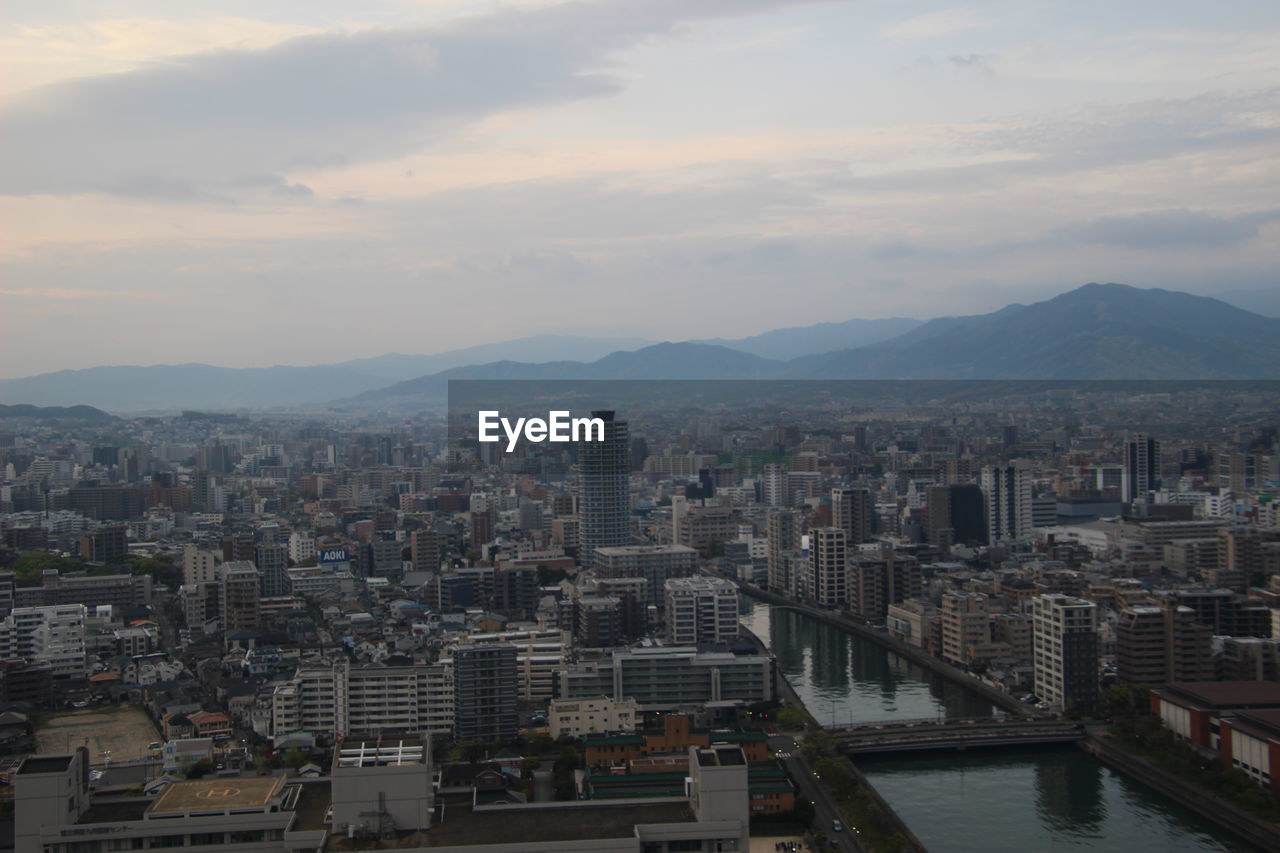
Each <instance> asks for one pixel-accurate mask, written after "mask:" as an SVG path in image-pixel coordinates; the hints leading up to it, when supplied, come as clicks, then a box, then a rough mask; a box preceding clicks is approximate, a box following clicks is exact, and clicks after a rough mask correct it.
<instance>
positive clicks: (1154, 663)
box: [1116, 601, 1214, 687]
mask: <svg viewBox="0 0 1280 853" xmlns="http://www.w3.org/2000/svg"><path fill="white" fill-rule="evenodd" d="M1212 641H1213V637H1212V632H1211V631H1210V629H1209V627H1208V626H1207V625H1202V624H1200V623H1199V622H1197V621H1196V618H1195V611H1194V610H1192V609H1191V608H1190V607H1182V606H1179V605H1177V604H1176V603H1173V602H1172V601H1167V602H1166V603H1165V606H1163V607H1159V606H1155V605H1135V606H1131V607H1126V608H1124V609H1123V610H1121V611H1120V616H1119V619H1118V620H1117V622H1116V677H1117V678H1118V679H1119V680H1121V681H1123V682H1125V683H1126V684H1142V685H1146V686H1148V687H1163V686H1164V685H1166V684H1170V683H1173V682H1178V681H1212V680H1213V679H1214V662H1213V648H1212Z"/></svg>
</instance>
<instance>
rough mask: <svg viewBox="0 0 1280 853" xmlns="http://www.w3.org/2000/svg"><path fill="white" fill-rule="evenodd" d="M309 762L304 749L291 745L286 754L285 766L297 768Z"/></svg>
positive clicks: (292, 768) (291, 768)
mask: <svg viewBox="0 0 1280 853" xmlns="http://www.w3.org/2000/svg"><path fill="white" fill-rule="evenodd" d="M306 763H307V756H306V755H304V754H303V752H302V750H300V749H298V748H297V747H296V746H293V747H290V748H289V749H288V751H286V752H285V754H284V766H285V767H288V768H289V769H290V770H297V769H298V768H299V767H301V766H302V765H304V764H306Z"/></svg>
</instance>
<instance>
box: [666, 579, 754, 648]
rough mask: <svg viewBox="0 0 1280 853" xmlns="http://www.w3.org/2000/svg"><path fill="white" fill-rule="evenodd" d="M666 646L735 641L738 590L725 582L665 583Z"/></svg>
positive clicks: (675, 580)
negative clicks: (667, 643)
mask: <svg viewBox="0 0 1280 853" xmlns="http://www.w3.org/2000/svg"><path fill="white" fill-rule="evenodd" d="M666 598H667V606H666V611H665V613H666V620H667V642H669V643H671V644H672V645H678V646H692V645H697V644H698V643H730V642H733V641H734V640H736V639H737V638H738V588H737V587H736V586H735V585H734V584H733V581H730V580H726V579H725V578H712V577H705V576H698V577H691V578H672V579H671V580H668V581H667V583H666Z"/></svg>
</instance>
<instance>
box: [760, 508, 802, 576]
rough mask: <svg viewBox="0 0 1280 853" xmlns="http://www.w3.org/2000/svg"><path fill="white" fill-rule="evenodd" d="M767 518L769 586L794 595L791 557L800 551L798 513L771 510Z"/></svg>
mask: <svg viewBox="0 0 1280 853" xmlns="http://www.w3.org/2000/svg"><path fill="white" fill-rule="evenodd" d="M768 519H769V520H768V522H767V527H766V530H765V535H766V538H767V539H768V543H769V558H768V559H769V588H770V589H772V590H774V591H775V592H780V593H782V594H783V595H791V596H794V595H795V594H796V587H795V577H794V572H793V568H794V565H795V563H794V559H793V557H794V555H795V554H797V553H799V551H800V514H799V513H798V512H794V511H793V510H787V509H779V510H773V511H771V512H770V513H769V516H768Z"/></svg>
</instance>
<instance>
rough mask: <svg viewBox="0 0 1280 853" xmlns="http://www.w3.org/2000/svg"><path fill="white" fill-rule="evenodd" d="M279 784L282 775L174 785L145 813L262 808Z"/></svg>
mask: <svg viewBox="0 0 1280 853" xmlns="http://www.w3.org/2000/svg"><path fill="white" fill-rule="evenodd" d="M283 785H284V777H282V776H275V777H270V776H268V777H252V778H240V777H237V778H234V779H198V780H195V781H190V782H174V783H173V784H172V785H170V786H169V787H168V788H166V789H165V790H164V793H163V794H161V795H160V796H159V798H157V799H156V801H155V803H153V804H152V806H151V808H150V809H148V810H147V811H148V813H149V814H166V813H173V812H187V811H205V810H221V809H252V808H265V807H266V805H267V803H269V802H271V800H272V798H273V797H274V796H275V795H276V794H277V793H278V792H279V790H280V788H281V786H283Z"/></svg>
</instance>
